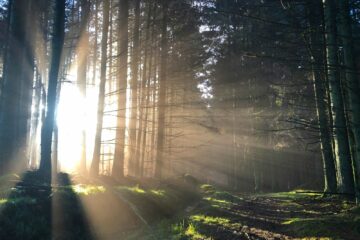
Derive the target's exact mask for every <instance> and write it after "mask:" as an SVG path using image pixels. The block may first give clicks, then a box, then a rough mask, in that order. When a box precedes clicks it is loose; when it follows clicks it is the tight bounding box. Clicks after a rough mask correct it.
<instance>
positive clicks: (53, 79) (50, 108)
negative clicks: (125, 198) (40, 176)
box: [40, 0, 65, 180]
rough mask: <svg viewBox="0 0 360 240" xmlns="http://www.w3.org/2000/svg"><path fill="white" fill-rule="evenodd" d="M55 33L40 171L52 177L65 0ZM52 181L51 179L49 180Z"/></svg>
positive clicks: (60, 5)
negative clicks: (52, 151) (53, 139)
mask: <svg viewBox="0 0 360 240" xmlns="http://www.w3.org/2000/svg"><path fill="white" fill-rule="evenodd" d="M54 12H55V16H54V27H53V29H54V31H53V38H52V52H51V64H50V72H49V84H48V94H47V106H46V117H45V122H44V125H43V128H42V132H41V161H40V171H42V172H43V173H44V174H45V175H46V176H48V177H50V176H51V170H52V168H51V166H52V164H51V145H52V138H53V130H54V123H55V108H56V91H57V86H58V82H59V80H58V78H59V70H60V62H61V53H62V50H63V45H64V29H65V0H58V1H56V3H55V11H54ZM49 180H50V179H49Z"/></svg>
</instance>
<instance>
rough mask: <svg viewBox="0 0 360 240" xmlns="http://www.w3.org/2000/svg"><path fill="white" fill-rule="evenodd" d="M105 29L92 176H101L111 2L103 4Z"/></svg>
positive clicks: (108, 0) (103, 30)
mask: <svg viewBox="0 0 360 240" xmlns="http://www.w3.org/2000/svg"><path fill="white" fill-rule="evenodd" d="M103 4H104V5H103V28H102V39H101V66H100V86H99V100H98V109H97V125H96V132H95V143H94V152H93V159H92V162H91V166H90V174H91V175H93V176H96V175H98V174H99V164H100V155H101V135H102V128H103V116H104V107H105V84H106V63H107V42H108V33H109V23H110V21H109V10H110V0H104V2H103Z"/></svg>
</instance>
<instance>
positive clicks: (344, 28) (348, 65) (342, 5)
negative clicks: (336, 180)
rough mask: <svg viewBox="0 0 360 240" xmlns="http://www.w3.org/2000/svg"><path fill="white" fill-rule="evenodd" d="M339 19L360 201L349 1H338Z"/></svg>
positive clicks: (359, 120)
mask: <svg viewBox="0 0 360 240" xmlns="http://www.w3.org/2000/svg"><path fill="white" fill-rule="evenodd" d="M338 4H339V5H338V6H339V21H338V29H339V33H340V37H341V41H342V46H343V51H344V68H345V86H346V89H347V97H348V101H347V102H348V107H349V109H348V114H349V125H350V131H351V133H352V136H353V137H354V146H351V147H352V148H354V151H353V153H354V156H353V159H352V160H353V170H354V172H353V174H354V183H355V194H356V201H357V203H359V201H360V95H359V90H360V89H359V83H358V72H357V69H356V65H355V56H354V47H353V37H352V30H351V19H350V8H349V1H347V0H342V1H339V2H338Z"/></svg>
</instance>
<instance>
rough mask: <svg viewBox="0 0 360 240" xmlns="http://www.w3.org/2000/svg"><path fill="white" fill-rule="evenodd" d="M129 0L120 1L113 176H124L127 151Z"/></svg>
mask: <svg viewBox="0 0 360 240" xmlns="http://www.w3.org/2000/svg"><path fill="white" fill-rule="evenodd" d="M128 18H129V3H128V0H120V4H119V22H118V55H119V58H118V65H117V68H118V69H117V72H118V76H117V88H118V104H117V107H118V114H117V126H116V140H115V141H116V145H115V154H114V161H113V169H112V176H113V177H123V176H124V149H125V118H126V89H127V68H128V64H127V61H128V38H129V36H128Z"/></svg>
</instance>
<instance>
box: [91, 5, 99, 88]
mask: <svg viewBox="0 0 360 240" xmlns="http://www.w3.org/2000/svg"><path fill="white" fill-rule="evenodd" d="M98 9H99V0H95V10H94V18H95V19H94V25H95V26H94V28H95V33H94V49H93V59H92V67H93V68H92V70H93V72H92V80H91V84H92V85H95V81H96V70H97V68H96V65H97V59H98V32H99V30H98V29H99V20H98V19H99V17H98V14H99V13H98Z"/></svg>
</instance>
